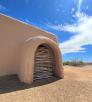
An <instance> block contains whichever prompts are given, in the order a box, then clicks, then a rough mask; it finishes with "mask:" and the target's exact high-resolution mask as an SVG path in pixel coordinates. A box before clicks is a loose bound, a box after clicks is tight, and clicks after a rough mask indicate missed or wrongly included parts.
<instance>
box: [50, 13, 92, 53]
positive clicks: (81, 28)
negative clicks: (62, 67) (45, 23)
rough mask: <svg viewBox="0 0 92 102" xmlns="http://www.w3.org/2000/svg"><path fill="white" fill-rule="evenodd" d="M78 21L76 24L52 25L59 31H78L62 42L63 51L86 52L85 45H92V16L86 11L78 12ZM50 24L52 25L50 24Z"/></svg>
mask: <svg viewBox="0 0 92 102" xmlns="http://www.w3.org/2000/svg"><path fill="white" fill-rule="evenodd" d="M76 16H77V18H78V21H77V22H76V23H75V24H72V25H70V24H66V25H51V28H53V29H56V30H59V31H67V32H70V33H76V34H74V35H73V37H71V38H70V39H69V40H67V41H65V42H63V43H60V44H59V47H60V49H61V50H62V53H63V54H65V53H74V52H84V51H85V50H86V48H85V47H83V46H85V45H92V16H88V15H86V14H84V13H76ZM49 26H50V25H49Z"/></svg>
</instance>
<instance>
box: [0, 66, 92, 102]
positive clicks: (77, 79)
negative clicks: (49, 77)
mask: <svg viewBox="0 0 92 102" xmlns="http://www.w3.org/2000/svg"><path fill="white" fill-rule="evenodd" d="M64 72H65V78H64V79H60V80H57V81H54V82H52V83H49V84H46V85H42V86H38V87H31V88H28V89H24V90H18V89H17V90H16V91H12V92H8V91H6V92H5V93H3V92H2V93H1V94H0V102H92V66H85V67H75V68H74V67H71V66H64ZM15 81H16V80H15ZM7 82H8V81H7ZM0 83H1V82H0ZM16 85H18V84H16ZM4 88H5V87H4ZM1 89H2V87H0V90H1Z"/></svg>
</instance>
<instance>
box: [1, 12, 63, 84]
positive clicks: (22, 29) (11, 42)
mask: <svg viewBox="0 0 92 102" xmlns="http://www.w3.org/2000/svg"><path fill="white" fill-rule="evenodd" d="M12 74H17V75H18V76H19V79H20V81H21V82H24V83H29V84H30V83H32V82H33V81H34V80H37V79H43V78H48V77H52V76H56V77H60V78H63V67H62V59H61V54H60V49H59V47H58V42H57V39H56V36H55V35H53V34H51V33H49V32H47V31H44V30H41V29H39V28H36V27H34V26H32V25H28V24H26V23H24V22H21V21H19V20H16V19H14V18H11V17H9V16H6V15H4V14H1V13H0V76H5V75H12Z"/></svg>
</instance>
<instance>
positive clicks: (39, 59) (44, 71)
mask: <svg viewBox="0 0 92 102" xmlns="http://www.w3.org/2000/svg"><path fill="white" fill-rule="evenodd" d="M55 65H56V64H55V56H54V52H53V50H52V48H50V47H49V45H47V44H41V45H39V46H38V48H37V50H36V53H35V64H34V80H38V79H47V78H49V77H53V76H54V69H55Z"/></svg>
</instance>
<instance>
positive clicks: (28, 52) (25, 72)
mask: <svg viewBox="0 0 92 102" xmlns="http://www.w3.org/2000/svg"><path fill="white" fill-rule="evenodd" d="M40 45H41V46H42V45H45V47H47V48H48V49H50V50H51V52H52V54H53V55H54V59H55V63H54V64H55V65H54V67H53V70H52V71H54V72H53V73H54V75H55V76H57V77H59V78H63V77H64V74H63V66H62V59H61V54H60V49H59V47H58V44H57V43H56V42H55V41H53V40H51V39H49V38H47V37H43V36H37V37H33V38H31V39H29V40H27V41H26V42H25V43H24V45H23V48H22V52H21V60H20V69H19V72H18V75H19V78H20V80H21V81H22V82H25V83H29V84H31V83H32V82H33V79H34V72H35V71H34V70H35V53H36V51H37V49H38V47H39V46H40Z"/></svg>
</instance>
